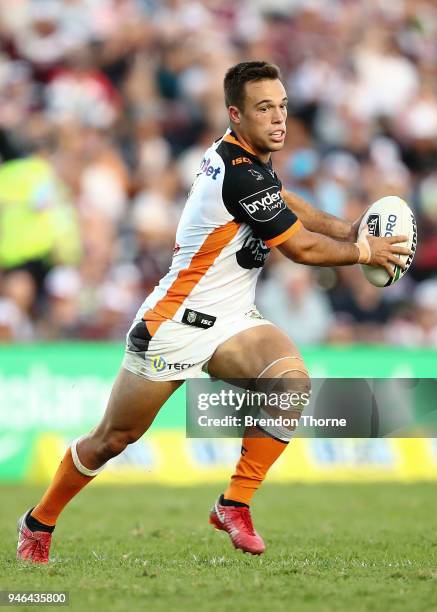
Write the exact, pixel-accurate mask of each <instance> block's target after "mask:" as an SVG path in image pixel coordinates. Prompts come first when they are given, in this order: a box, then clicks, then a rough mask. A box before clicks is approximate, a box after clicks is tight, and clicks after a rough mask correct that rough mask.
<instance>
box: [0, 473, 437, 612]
mask: <svg viewBox="0 0 437 612" xmlns="http://www.w3.org/2000/svg"><path fill="white" fill-rule="evenodd" d="M217 492H218V489H217V487H215V486H214V487H213V486H202V487H196V488H178V489H176V488H161V487H156V486H153V487H151V486H150V487H146V486H137V487H131V486H129V487H127V486H126V487H104V486H91V487H89V488H88V489H87V490H85V491H83V492H82V493H81V495H79V496H78V497H77V498H76V499H75V500H74V501H73V502H72V503H71V504H70V506H69V507H68V508H67V509H66V510H65V512H64V514H63V515H62V520H60V522H59V525H58V527H57V528H56V532H55V537H54V545H53V547H52V557H53V560H52V561H51V563H50V564H49V565H48V566H40V567H34V566H28V565H26V564H22V563H17V562H16V561H15V545H16V533H15V524H16V519H17V517H18V515H19V514H21V513H22V512H23V510H24V509H26V508H28V507H29V506H30V505H31V504H32V503H35V501H36V500H37V499H38V497H39V495H40V493H41V490H40V489H37V488H31V487H19V486H2V487H1V488H0V494H1V508H0V527H1V557H0V587H1V589H8V590H20V589H23V590H39V591H44V590H48V591H53V590H67V591H69V592H70V605H69V609H74V610H76V609H77V610H78V609H89V610H93V611H94V610H105V611H108V612H109V611H111V612H112V611H113V610H114V611H115V610H134V611H136V610H146V609H147V610H149V609H150V610H159V611H161V610H171V609H176V608H177V609H178V610H194V609H197V610H201V611H202V612H203V611H208V610H220V611H224V610H229V609H232V610H244V611H245V610H268V611H269V612H272V611H276V610H281V611H282V610H290V609H291V610H298V611H300V610H323V611H328V610H342V611H343V610H349V609H351V610H354V611H356V610H369V611H370V610H372V611H373V610H384V611H389V612H393V611H396V610H411V609H414V610H415V611H416V612H417V611H422V610H437V511H436V494H435V486H434V485H432V484H413V485H398V484H378V485H366V484H363V485H358V484H354V485H331V484H326V485H306V486H305V485H283V486H277V485H265V486H264V487H263V489H262V490H261V491H260V492H259V493H258V497H257V499H256V503H255V504H254V512H253V515H254V520H255V525H256V527H257V528H258V530H259V531H260V533H262V535H263V536H264V538H265V540H266V543H267V547H268V548H267V551H266V553H265V555H263V556H262V557H252V556H249V555H243V554H242V553H241V552H237V551H234V549H233V548H232V547H231V546H230V543H229V541H228V537H227V535H226V534H223V533H220V532H216V531H214V530H213V529H212V527H211V526H209V525H208V523H207V514H208V510H209V507H210V505H211V503H212V501H213V500H214V498H215V496H216V494H217ZM26 609H28V608H26ZM44 609H46V608H44Z"/></svg>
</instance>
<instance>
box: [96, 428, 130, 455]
mask: <svg viewBox="0 0 437 612" xmlns="http://www.w3.org/2000/svg"><path fill="white" fill-rule="evenodd" d="M138 437H139V436H138V435H137V434H136V433H135V432H133V431H129V430H127V431H119V430H112V431H110V432H107V433H106V434H105V435H103V436H102V438H101V440H100V444H99V446H98V451H97V454H98V455H99V457H100V458H101V459H103V460H104V461H108V460H109V459H112V457H116V456H117V455H119V454H120V453H122V452H123V451H124V450H125V448H126V447H127V446H128V444H132V443H133V442H136V441H137V440H138Z"/></svg>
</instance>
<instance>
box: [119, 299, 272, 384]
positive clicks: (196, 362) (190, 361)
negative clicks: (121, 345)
mask: <svg viewBox="0 0 437 612" xmlns="http://www.w3.org/2000/svg"><path fill="white" fill-rule="evenodd" d="M266 324H269V325H271V323H270V321H267V320H266V319H264V318H263V317H262V316H261V315H260V314H259V312H258V311H257V309H256V308H255V307H253V308H252V309H250V310H249V311H248V312H246V313H244V314H241V315H235V316H233V317H232V318H226V319H222V320H220V319H217V320H216V321H215V323H214V325H213V326H212V327H210V328H208V329H203V328H199V327H193V326H190V325H186V324H185V323H177V322H175V321H171V320H169V321H165V322H164V323H162V324H161V325H160V326H159V328H158V330H157V331H156V333H155V334H154V335H153V336H150V333H149V331H148V329H147V327H146V324H145V322H144V321H142V320H141V319H135V321H134V322H133V323H132V325H131V327H130V329H129V331H128V333H127V336H126V352H125V356H124V359H123V363H122V367H124V368H125V369H126V370H129V372H133V373H134V374H137V375H138V376H143V377H144V378H146V379H147V380H154V381H164V380H186V379H187V378H196V377H200V376H201V375H202V372H207V365H208V362H209V360H210V359H211V357H212V355H213V354H214V352H215V350H216V349H217V347H218V346H219V345H220V344H223V342H225V341H226V340H228V339H229V338H231V337H232V336H235V334H238V333H239V332H241V331H244V330H245V329H250V328H251V327H256V326H258V325H266Z"/></svg>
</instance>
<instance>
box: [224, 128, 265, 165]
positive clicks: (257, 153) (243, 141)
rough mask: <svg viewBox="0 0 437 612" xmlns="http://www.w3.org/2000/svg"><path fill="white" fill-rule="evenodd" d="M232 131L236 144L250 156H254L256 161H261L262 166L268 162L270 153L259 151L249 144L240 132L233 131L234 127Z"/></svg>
mask: <svg viewBox="0 0 437 612" xmlns="http://www.w3.org/2000/svg"><path fill="white" fill-rule="evenodd" d="M232 131H233V132H234V134H235V136H236V137H237V140H238V142H239V143H240V144H241V145H242V146H243V147H244V148H245V149H246V150H247V151H248V152H249V153H251V154H252V155H255V156H256V157H258V159H259V160H260V161H262V163H263V164H267V163H268V162H269V160H270V156H271V153H270V151H267V152H265V151H259V150H258V149H257V148H256V147H255V146H254V145H253V144H252V143H251V142H249V141H248V140H247V139H246V138H245V137H244V136H243V134H241V132H239V131H238V130H236V129H235V127H233V128H232Z"/></svg>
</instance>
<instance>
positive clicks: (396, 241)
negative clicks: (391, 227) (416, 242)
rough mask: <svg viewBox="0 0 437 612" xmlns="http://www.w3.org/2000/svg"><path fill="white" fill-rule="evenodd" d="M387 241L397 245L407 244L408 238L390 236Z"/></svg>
mask: <svg viewBox="0 0 437 612" xmlns="http://www.w3.org/2000/svg"><path fill="white" fill-rule="evenodd" d="M387 240H388V242H389V244H397V243H398V242H407V241H408V236H388V237H387Z"/></svg>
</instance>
